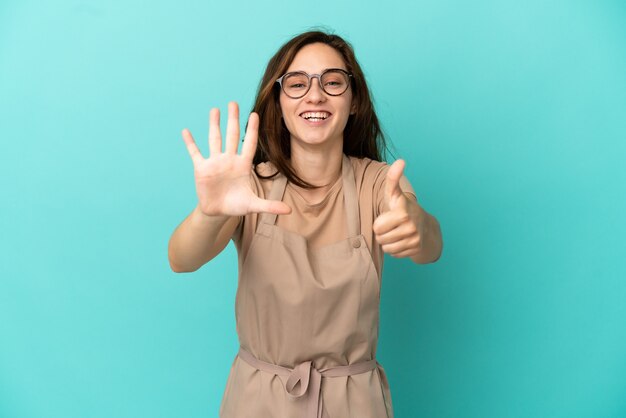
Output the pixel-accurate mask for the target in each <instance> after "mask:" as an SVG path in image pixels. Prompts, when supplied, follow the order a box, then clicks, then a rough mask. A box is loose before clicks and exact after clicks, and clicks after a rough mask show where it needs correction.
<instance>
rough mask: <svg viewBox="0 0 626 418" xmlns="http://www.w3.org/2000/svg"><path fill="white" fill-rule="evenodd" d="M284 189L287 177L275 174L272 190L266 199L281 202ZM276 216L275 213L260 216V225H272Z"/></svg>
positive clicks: (265, 213)
mask: <svg viewBox="0 0 626 418" xmlns="http://www.w3.org/2000/svg"><path fill="white" fill-rule="evenodd" d="M286 187H287V177H285V176H284V175H283V174H282V173H278V174H276V177H274V181H273V182H272V189H271V190H270V194H269V196H268V199H269V200H280V201H282V200H283V195H284V194H285V188H286ZM276 216H277V215H276V214H275V213H267V212H264V213H262V214H261V223H266V224H268V225H274V224H275V223H276Z"/></svg>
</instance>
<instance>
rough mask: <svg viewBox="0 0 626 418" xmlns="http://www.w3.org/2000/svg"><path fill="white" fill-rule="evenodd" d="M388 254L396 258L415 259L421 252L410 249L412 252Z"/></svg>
mask: <svg viewBox="0 0 626 418" xmlns="http://www.w3.org/2000/svg"><path fill="white" fill-rule="evenodd" d="M388 254H389V255H390V256H392V257H394V258H404V257H413V256H414V255H418V254H419V250H416V249H410V250H404V251H400V252H397V253H388Z"/></svg>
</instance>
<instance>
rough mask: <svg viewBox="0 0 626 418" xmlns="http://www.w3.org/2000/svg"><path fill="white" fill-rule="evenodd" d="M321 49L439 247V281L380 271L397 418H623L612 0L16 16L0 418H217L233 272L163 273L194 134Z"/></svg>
mask: <svg viewBox="0 0 626 418" xmlns="http://www.w3.org/2000/svg"><path fill="white" fill-rule="evenodd" d="M317 26H323V27H326V28H328V29H331V30H334V31H336V32H337V33H338V34H340V35H342V36H344V37H345V38H346V39H347V40H348V41H350V42H351V43H352V44H353V45H354V48H355V51H356V54H357V57H358V59H359V60H360V63H361V65H362V67H363V68H364V71H365V74H366V77H367V80H368V82H369V84H370V86H371V90H372V93H373V96H374V99H375V104H376V109H377V111H378V114H379V116H380V118H381V121H382V124H383V127H384V129H385V131H386V133H387V134H388V136H389V138H390V139H391V141H392V143H393V146H394V147H393V151H394V156H395V158H400V157H401V158H404V159H405V160H406V161H407V168H406V175H407V177H408V178H409V180H410V181H411V182H412V184H413V186H414V188H415V190H416V192H417V195H418V199H419V201H420V203H421V204H422V205H423V207H424V208H425V209H426V210H427V211H429V212H430V213H432V214H434V215H435V216H436V217H437V218H438V220H439V221H440V223H441V226H442V231H443V236H444V254H443V256H442V258H441V259H440V261H439V262H437V263H436V264H431V265H414V264H412V263H411V262H410V261H408V260H396V259H391V258H388V259H387V260H386V265H385V273H384V279H383V291H382V302H381V303H382V305H381V324H380V325H381V335H380V340H379V351H378V360H379V361H380V362H381V364H382V365H383V366H384V367H385V369H386V370H387V372H388V375H389V381H390V385H391V391H392V399H393V403H394V408H395V412H396V417H398V418H412V417H427V418H444V417H461V418H465V417H467V418H502V417H505V418H524V417H546V418H578V417H581V418H582V417H589V418H591V417H594V418H595V417H605V418H618V417H624V416H626V396H625V395H624V394H625V393H626V282H625V279H626V268H625V267H624V255H625V254H626V251H625V245H624V235H625V234H626V225H625V222H624V217H623V216H624V213H625V212H626V199H625V197H626V193H625V187H624V184H625V182H626V170H625V169H624V168H623V163H624V158H625V157H626V146H625V142H626V141H625V140H626V5H625V4H624V2H623V1H618V0H615V1H604V0H601V1H579V0H571V1H539V0H529V1H525V2H518V1H496V0H476V1H473V2H463V1H446V0H444V1H440V0H438V1H432V0H413V1H386V2H382V1H373V0H361V1H356V0H354V1H333V2H293V1H279V0H271V1H264V2H252V1H250V2H242V1H226V0H223V1H219V2H217V1H213V0H208V1H189V0H179V1H139V0H124V1H122V0H107V1H104V0H100V1H81V0H57V1H34V0H19V1H18V0H13V1H12V0H3V1H2V2H0V182H1V187H0V193H1V196H2V197H1V204H0V417H3V418H48V417H51V418H57V417H58V418H136V417H146V418H161V417H163V418H178V417H187V418H192V417H197V418H200V417H216V416H217V411H218V408H219V404H220V401H221V397H222V394H223V390H224V387H225V383H226V378H227V375H228V372H229V369H230V365H231V363H232V360H233V358H234V356H235V354H236V352H237V348H238V343H237V335H236V333H235V318H234V296H235V291H236V282H237V279H236V277H237V262H236V253H235V251H234V248H233V246H232V245H229V246H228V248H227V249H226V250H225V251H224V253H222V254H221V255H220V256H219V257H218V258H217V259H215V260H214V261H212V262H211V263H210V264H208V265H206V266H204V267H203V268H201V269H200V270H199V271H197V272H195V273H191V274H175V273H172V272H171V271H170V269H169V265H168V261H167V243H168V239H169V236H170V234H171V233H172V231H173V230H174V228H175V227H176V226H177V225H178V224H179V223H180V222H181V221H182V220H183V219H184V217H185V216H187V214H188V213H189V212H190V211H191V210H192V209H193V207H194V206H195V204H196V196H195V190H194V181H193V171H192V165H191V161H190V159H189V156H188V155H187V151H186V149H185V147H184V143H183V141H182V139H181V136H180V131H181V130H182V129H183V128H185V127H187V128H189V129H190V130H191V131H192V133H193V134H194V136H195V137H196V139H197V141H198V143H199V145H200V148H201V149H202V150H203V151H204V152H205V153H206V152H207V149H208V146H207V142H206V138H207V129H208V113H209V110H210V108H211V107H220V108H221V109H222V110H224V109H225V108H226V105H227V103H228V101H230V100H236V101H238V102H239V103H240V105H241V109H242V114H243V115H247V113H248V112H249V110H250V107H251V104H252V102H253V99H254V95H255V93H256V88H257V85H258V83H259V81H260V78H261V75H262V72H263V70H264V68H265V65H266V64H267V61H268V60H269V58H270V57H271V55H272V54H273V53H274V52H275V51H276V50H277V49H278V48H279V47H280V45H282V43H284V42H285V41H286V40H288V39H289V38H290V37H291V36H293V35H295V34H297V33H299V32H301V31H304V30H307V29H309V28H311V27H317ZM393 158H394V157H390V161H391V160H393ZM345 418H347V417H345Z"/></svg>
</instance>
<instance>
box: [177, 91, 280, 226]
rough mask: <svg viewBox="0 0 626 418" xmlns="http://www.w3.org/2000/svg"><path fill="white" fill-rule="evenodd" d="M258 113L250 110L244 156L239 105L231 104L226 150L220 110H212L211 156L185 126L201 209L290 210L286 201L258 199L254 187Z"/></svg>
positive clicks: (229, 211)
mask: <svg viewBox="0 0 626 418" xmlns="http://www.w3.org/2000/svg"><path fill="white" fill-rule="evenodd" d="M258 130H259V116H258V115H257V114H256V113H254V112H253V113H251V114H250V117H249V119H248V128H247V129H246V136H245V140H244V143H243V146H242V149H241V155H239V154H237V149H238V145H239V107H238V105H237V103H235V102H231V103H229V104H228V125H227V127H226V149H225V150H224V152H222V135H221V133H220V112H219V109H211V113H210V116H209V153H210V155H209V158H204V157H203V156H202V154H201V153H200V150H199V149H198V147H197V145H196V143H195V141H194V139H193V137H192V136H191V132H189V130H188V129H184V130H183V132H182V135H183V140H184V141H185V144H186V145H187V150H188V151H189V155H190V156H191V159H192V161H193V167H194V176H195V180H196V193H197V195H198V205H199V208H200V210H201V211H202V212H203V213H204V214H206V215H212V216H215V215H227V216H241V215H246V214H248V213H254V212H269V213H276V214H286V213H290V212H291V209H290V208H289V206H287V205H286V204H285V203H283V202H279V201H269V200H265V199H261V198H259V197H258V196H257V195H256V194H255V193H254V191H253V190H252V185H251V182H250V174H251V172H252V160H253V158H254V153H255V151H256V146H257V140H258Z"/></svg>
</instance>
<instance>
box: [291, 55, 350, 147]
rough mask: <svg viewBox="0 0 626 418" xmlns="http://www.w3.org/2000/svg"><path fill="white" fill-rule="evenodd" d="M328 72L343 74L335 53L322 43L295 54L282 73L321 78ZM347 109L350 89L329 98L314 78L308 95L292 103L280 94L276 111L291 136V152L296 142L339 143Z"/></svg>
mask: <svg viewBox="0 0 626 418" xmlns="http://www.w3.org/2000/svg"><path fill="white" fill-rule="evenodd" d="M329 68H340V69H343V70H346V71H347V68H346V65H345V63H344V61H343V58H342V57H341V55H340V54H339V52H337V50H335V49H334V48H332V47H330V46H328V45H326V44H323V43H314V44H309V45H306V46H304V47H303V48H302V49H301V50H300V51H298V53H297V54H296V56H295V58H294V60H293V62H292V63H291V65H290V66H289V68H288V69H287V71H286V72H288V73H289V72H292V71H304V72H306V73H308V74H321V73H322V72H323V71H324V70H326V69H329ZM351 106H352V89H351V88H350V87H348V89H347V90H346V91H345V93H343V94H341V95H340V96H331V95H328V94H326V93H325V92H324V91H323V90H322V89H321V87H320V83H319V81H318V78H312V79H311V87H310V89H309V91H308V92H307V93H306V94H305V95H304V96H303V97H301V98H299V99H292V98H290V97H288V96H287V95H286V94H285V92H284V91H281V93H280V107H281V111H282V115H283V120H284V121H285V125H286V126H287V129H288V130H289V133H290V134H291V141H292V149H293V145H295V144H294V141H296V142H300V145H302V146H304V147H306V146H311V145H329V144H335V143H336V142H339V143H342V142H343V131H344V129H345V127H346V124H347V122H348V117H349V116H350V111H351Z"/></svg>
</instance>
